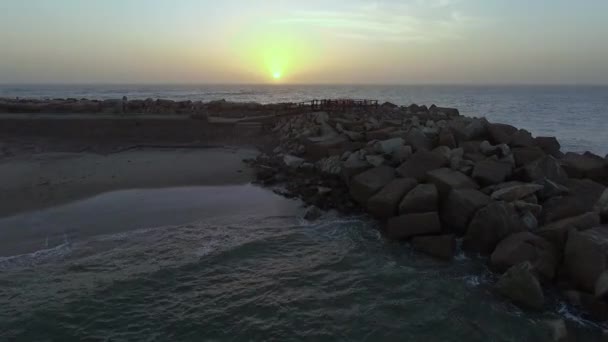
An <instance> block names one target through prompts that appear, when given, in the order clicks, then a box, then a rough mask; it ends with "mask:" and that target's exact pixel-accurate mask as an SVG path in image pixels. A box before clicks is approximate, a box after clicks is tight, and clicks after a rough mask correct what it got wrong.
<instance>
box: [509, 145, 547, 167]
mask: <svg viewBox="0 0 608 342" xmlns="http://www.w3.org/2000/svg"><path fill="white" fill-rule="evenodd" d="M511 152H512V153H513V158H514V159H515V166H517V167H521V166H524V165H528V164H530V163H531V162H533V161H535V160H538V159H540V158H542V157H544V156H546V155H547V153H545V151H543V150H542V149H541V148H540V147H536V146H532V147H516V148H513V149H511Z"/></svg>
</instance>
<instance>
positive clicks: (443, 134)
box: [438, 129, 456, 148]
mask: <svg viewBox="0 0 608 342" xmlns="http://www.w3.org/2000/svg"><path fill="white" fill-rule="evenodd" d="M438 144H439V146H446V147H449V148H456V139H455V138H454V134H452V132H450V131H449V130H447V129H442V130H440V131H439V137H438Z"/></svg>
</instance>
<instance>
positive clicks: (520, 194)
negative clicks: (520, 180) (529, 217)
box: [491, 183, 544, 202]
mask: <svg viewBox="0 0 608 342" xmlns="http://www.w3.org/2000/svg"><path fill="white" fill-rule="evenodd" d="M543 188H544V187H543V186H542V185H539V184H533V183H529V184H514V185H510V186H507V187H503V188H500V189H499V190H496V191H494V192H493V193H492V196H491V197H492V199H493V200H497V201H506V202H513V201H517V200H519V199H522V198H526V197H528V196H530V195H533V194H535V193H536V192H538V191H540V190H542V189H543Z"/></svg>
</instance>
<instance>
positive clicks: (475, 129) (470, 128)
mask: <svg viewBox="0 0 608 342" xmlns="http://www.w3.org/2000/svg"><path fill="white" fill-rule="evenodd" d="M487 124H488V121H487V120H485V119H477V118H475V119H473V120H471V122H470V123H469V124H468V125H466V127H465V128H464V130H463V131H462V132H463V133H464V135H461V136H460V137H459V136H456V140H458V141H469V140H475V139H484V138H485V137H486V136H487V127H486V126H487Z"/></svg>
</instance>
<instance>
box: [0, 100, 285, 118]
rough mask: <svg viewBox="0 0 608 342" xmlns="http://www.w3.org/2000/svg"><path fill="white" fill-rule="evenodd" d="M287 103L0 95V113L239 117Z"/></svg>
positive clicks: (275, 110) (276, 109) (280, 108)
mask: <svg viewBox="0 0 608 342" xmlns="http://www.w3.org/2000/svg"><path fill="white" fill-rule="evenodd" d="M290 106H291V105H290V104H268V105H263V104H259V103H255V102H229V101H226V100H218V101H210V102H202V101H189V100H188V101H173V100H166V99H151V98H150V99H145V100H140V99H132V100H129V99H127V98H126V97H123V98H122V99H109V100H95V99H84V98H83V99H75V98H68V99H12V98H0V113H43V114H49V113H61V114H95V113H101V114H176V115H192V116H220V117H231V118H241V117H249V116H261V115H268V114H273V113H279V112H284V111H285V110H287V109H289V108H290Z"/></svg>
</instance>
